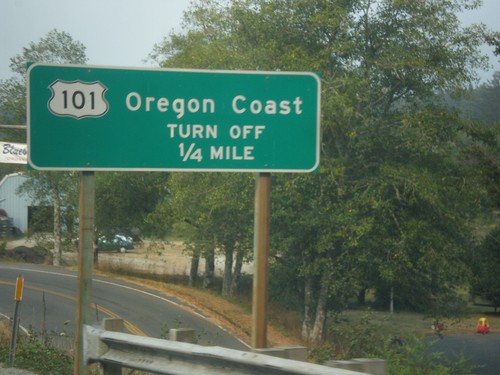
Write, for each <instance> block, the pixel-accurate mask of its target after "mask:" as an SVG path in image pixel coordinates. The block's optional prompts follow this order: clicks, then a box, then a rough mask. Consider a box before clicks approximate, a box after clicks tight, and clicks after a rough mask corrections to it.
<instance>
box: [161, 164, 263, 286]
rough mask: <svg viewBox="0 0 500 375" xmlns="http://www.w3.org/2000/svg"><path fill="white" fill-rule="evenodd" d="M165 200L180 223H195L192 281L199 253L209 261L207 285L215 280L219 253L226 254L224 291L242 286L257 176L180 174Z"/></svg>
mask: <svg viewBox="0 0 500 375" xmlns="http://www.w3.org/2000/svg"><path fill="white" fill-rule="evenodd" d="M170 186H171V189H172V197H171V200H170V201H169V202H166V205H167V207H168V208H169V209H167V210H166V211H167V212H171V213H173V216H174V218H175V219H176V221H177V222H184V223H187V224H188V225H189V226H191V228H192V231H191V236H190V237H189V238H188V240H187V243H188V247H189V248H190V250H191V253H192V267H191V275H190V281H191V282H193V281H194V280H195V279H196V275H197V273H198V262H199V258H200V256H202V257H204V258H205V260H206V262H205V264H206V268H205V278H204V283H203V284H204V286H205V287H208V286H211V285H212V282H213V276H214V272H215V269H214V267H215V263H214V262H215V257H216V255H217V254H221V255H223V256H224V273H223V282H222V294H223V295H232V294H233V293H235V292H236V290H237V288H238V283H239V278H240V277H241V267H242V265H243V260H244V257H246V256H248V251H249V250H250V249H251V248H252V246H251V245H252V243H251V239H252V236H251V229H250V228H251V225H252V219H253V216H252V198H253V183H252V178H251V177H250V176H249V175H245V174H239V173H235V174H222V173H182V174H181V173H175V174H172V180H171V184H170Z"/></svg>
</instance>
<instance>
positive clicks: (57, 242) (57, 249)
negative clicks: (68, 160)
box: [52, 187, 62, 266]
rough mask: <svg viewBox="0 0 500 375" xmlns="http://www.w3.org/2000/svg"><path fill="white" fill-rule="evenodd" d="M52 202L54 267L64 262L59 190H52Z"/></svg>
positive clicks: (55, 188) (54, 188)
mask: <svg viewBox="0 0 500 375" xmlns="http://www.w3.org/2000/svg"><path fill="white" fill-rule="evenodd" d="M52 200H53V202H54V260H53V264H54V266H60V265H61V262H62V249H61V201H60V199H59V189H57V187H53V188H52Z"/></svg>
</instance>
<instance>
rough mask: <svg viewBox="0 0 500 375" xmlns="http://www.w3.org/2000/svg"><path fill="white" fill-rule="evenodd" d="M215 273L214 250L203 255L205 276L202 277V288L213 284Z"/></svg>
mask: <svg viewBox="0 0 500 375" xmlns="http://www.w3.org/2000/svg"><path fill="white" fill-rule="evenodd" d="M214 272H215V249H211V250H209V251H208V252H207V254H205V275H204V277H203V288H209V287H211V286H212V284H213V283H214Z"/></svg>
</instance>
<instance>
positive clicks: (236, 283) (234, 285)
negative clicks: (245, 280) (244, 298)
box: [229, 250, 245, 296]
mask: <svg viewBox="0 0 500 375" xmlns="http://www.w3.org/2000/svg"><path fill="white" fill-rule="evenodd" d="M244 256H245V253H244V251H243V250H240V251H238V252H236V261H235V263H234V271H233V281H232V282H231V290H230V292H229V294H230V295H231V296H233V295H234V294H236V292H237V291H238V288H239V287H240V280H241V269H242V268H243V257H244Z"/></svg>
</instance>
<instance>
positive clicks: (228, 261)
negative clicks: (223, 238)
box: [222, 246, 233, 296]
mask: <svg viewBox="0 0 500 375" xmlns="http://www.w3.org/2000/svg"><path fill="white" fill-rule="evenodd" d="M225 248H226V251H225V255H226V257H225V260H224V275H223V276H222V295H223V296H229V295H230V294H231V284H232V282H233V248H232V246H226V247H225Z"/></svg>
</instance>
